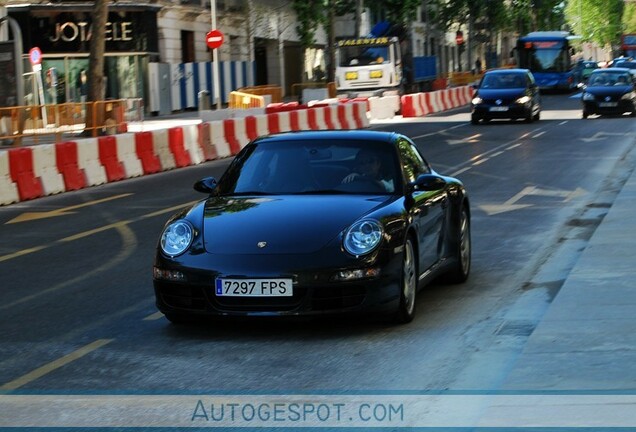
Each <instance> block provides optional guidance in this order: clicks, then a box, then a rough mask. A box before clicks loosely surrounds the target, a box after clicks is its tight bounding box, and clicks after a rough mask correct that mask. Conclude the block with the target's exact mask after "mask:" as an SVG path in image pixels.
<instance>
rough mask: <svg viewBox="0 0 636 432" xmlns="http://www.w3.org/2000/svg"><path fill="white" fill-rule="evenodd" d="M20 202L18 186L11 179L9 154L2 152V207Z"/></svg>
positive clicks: (0, 156) (0, 190)
mask: <svg viewBox="0 0 636 432" xmlns="http://www.w3.org/2000/svg"><path fill="white" fill-rule="evenodd" d="M18 201H20V197H19V196H18V185H17V184H15V182H14V181H13V179H12V178H11V171H10V170H9V152H0V205H2V204H11V203H14V202H18Z"/></svg>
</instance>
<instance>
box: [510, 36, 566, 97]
mask: <svg viewBox="0 0 636 432" xmlns="http://www.w3.org/2000/svg"><path fill="white" fill-rule="evenodd" d="M573 39H578V36H572V35H570V34H569V33H568V32H562V31H549V32H544V31H542V32H532V33H528V34H527V35H526V36H522V37H520V38H519V40H517V46H516V48H515V53H516V59H517V65H518V67H519V68H522V69H529V70H530V71H531V72H532V74H533V75H534V79H535V81H536V82H537V84H538V85H539V88H540V89H541V90H563V91H571V90H573V89H575V88H576V86H577V84H578V83H577V82H576V79H575V76H574V72H573V66H574V64H573V62H572V54H573V53H574V48H572V45H571V40H573Z"/></svg>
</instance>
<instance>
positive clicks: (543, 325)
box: [502, 171, 636, 393]
mask: <svg viewBox="0 0 636 432" xmlns="http://www.w3.org/2000/svg"><path fill="white" fill-rule="evenodd" d="M635 213H636V171H633V172H632V173H631V175H630V177H629V178H628V179H627V182H626V183H625V184H624V186H623V188H622V189H621V191H620V192H619V193H618V195H617V196H616V200H615V201H614V203H613V204H612V206H611V207H610V208H609V211H608V213H607V214H606V215H605V217H604V218H603V220H602V221H601V223H600V225H599V226H598V227H597V229H596V230H595V232H594V233H593V235H592V237H591V238H590V240H589V242H588V243H587V246H586V247H585V250H584V251H583V252H582V254H581V256H580V257H579V259H578V261H577V262H576V264H575V266H574V268H573V269H572V271H571V272H570V274H569V275H568V277H567V279H566V281H565V283H564V284H563V286H562V287H561V289H560V291H559V292H558V294H557V296H556V297H555V298H554V299H553V301H552V303H551V305H550V306H549V308H548V310H547V311H546V313H545V315H544V316H543V318H542V320H541V321H540V323H539V324H538V325H537V327H536V329H535V330H534V332H533V333H532V334H531V335H530V337H529V339H528V342H527V344H526V345H525V347H524V349H523V352H522V353H521V355H520V357H519V359H518V361H517V362H516V364H515V366H514V367H513V369H512V370H511V372H510V373H509V375H508V376H507V378H506V380H505V382H504V383H503V386H502V389H503V390H525V391H533V390H579V391H581V390H583V391H589V392H593V391H597V390H605V391H608V390H613V391H616V392H618V393H620V392H621V391H624V392H626V393H627V391H631V392H633V391H634V390H635V389H636V257H635V255H636V215H635Z"/></svg>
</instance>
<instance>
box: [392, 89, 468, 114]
mask: <svg viewBox="0 0 636 432" xmlns="http://www.w3.org/2000/svg"><path fill="white" fill-rule="evenodd" d="M473 91H474V90H473V88H472V87H471V86H463V87H454V88H450V89H443V90H436V91H433V92H427V93H414V94H408V95H404V96H402V116H403V117H423V116H425V115H428V114H431V113H436V112H441V111H446V110H449V109H453V108H458V107H460V106H464V105H468V104H469V103H470V100H471V98H472V96H473Z"/></svg>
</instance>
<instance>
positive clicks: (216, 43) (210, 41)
mask: <svg viewBox="0 0 636 432" xmlns="http://www.w3.org/2000/svg"><path fill="white" fill-rule="evenodd" d="M205 43H206V44H207V45H208V47H209V48H211V49H215V48H218V47H220V46H221V45H223V33H221V31H220V30H211V31H209V32H208V33H207V34H206V35H205Z"/></svg>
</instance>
